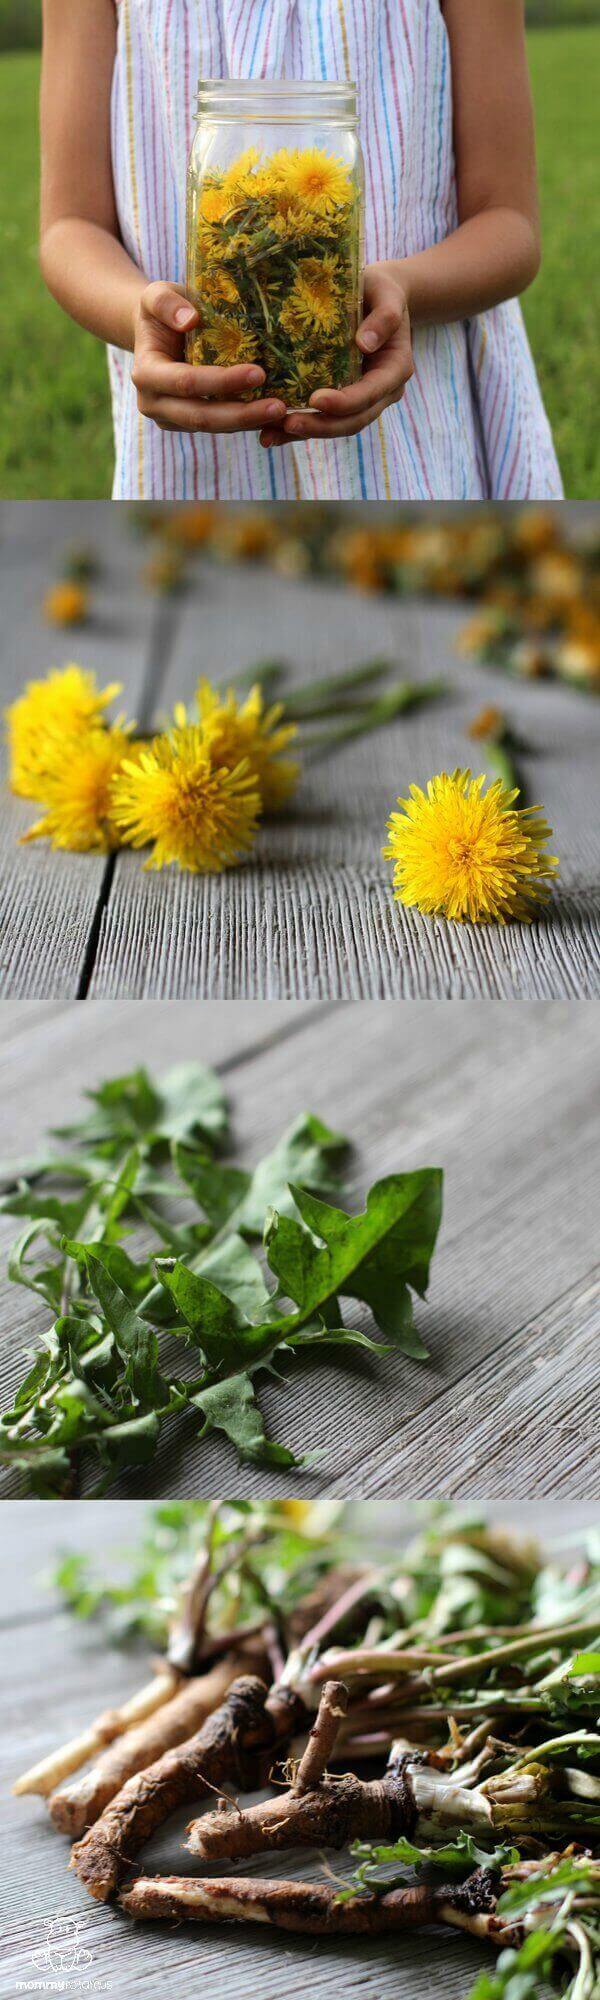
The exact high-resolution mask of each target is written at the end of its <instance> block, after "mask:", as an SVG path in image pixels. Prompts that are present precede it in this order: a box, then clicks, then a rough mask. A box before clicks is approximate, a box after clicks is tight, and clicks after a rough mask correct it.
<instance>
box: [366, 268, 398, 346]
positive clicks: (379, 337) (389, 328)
mask: <svg viewBox="0 0 600 2000" xmlns="http://www.w3.org/2000/svg"><path fill="white" fill-rule="evenodd" d="M365 304H366V305H368V306H369V307H370V308H371V310H370V311H369V312H368V313H367V316H366V318H365V319H363V321H362V324H361V326H359V329H358V333H357V336H356V339H357V344H358V346H359V347H361V348H362V349H363V352H364V353H365V354H375V353H376V351H377V348H378V347H385V346H386V345H387V342H388V340H391V339H392V338H393V335H394V334H395V333H398V331H399V328H400V327H401V325H402V320H403V317H404V299H403V297H402V293H401V292H400V290H399V287H398V286H397V285H394V284H393V283H392V281H391V279H381V280H380V282H379V284H378V285H373V286H371V287H370V288H366V289H365Z"/></svg>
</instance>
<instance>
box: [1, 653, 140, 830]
mask: <svg viewBox="0 0 600 2000" xmlns="http://www.w3.org/2000/svg"><path fill="white" fill-rule="evenodd" d="M120 691H121V690H120V683H119V681H115V682H113V684H112V686H110V687H106V688H104V690H103V692H102V693H101V692H100V689H99V688H98V687H97V685H96V677H95V674H93V673H87V672H86V671H85V670H84V668H83V667H77V666H68V667H63V668H61V669H56V670H55V671H54V672H52V673H50V674H48V675H47V676H46V679H45V680H43V681H28V683H27V686H26V688H25V690H24V693H23V694H22V695H19V697H18V699H17V701H13V702H12V703H11V706H10V708H7V709H6V710H5V722H6V732H7V738H8V746H9V753H10V783H11V787H12V790H13V792H17V793H18V794H19V797H20V798H22V799H41V798H43V797H44V781H45V777H46V772H47V768H48V757H49V755H51V754H52V749H53V745H54V743H55V741H58V743H59V744H60V746H61V748H62V749H63V750H64V746H65V744H66V743H68V742H70V741H71V740H72V739H73V738H74V737H78V736H81V735H84V734H85V733H86V732H87V731H88V730H89V729H92V728H94V727H95V726H97V725H98V726H99V725H100V724H101V723H102V721H103V718H104V711H105V709H106V708H108V705H109V702H111V701H113V700H114V697H115V695H117V694H120Z"/></svg>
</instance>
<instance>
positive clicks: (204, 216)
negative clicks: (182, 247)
mask: <svg viewBox="0 0 600 2000" xmlns="http://www.w3.org/2000/svg"><path fill="white" fill-rule="evenodd" d="M363 209H364V202H363V166H362V157H361V150H360V142H359V137H358V125H357V117H356V94H355V90H354V86H353V85H349V84H330V83H281V82H277V83H274V82H272V81H268V82H263V81H260V82H255V81H254V80H253V81H251V82H241V83H238V82H233V81H231V80H230V79H225V80H218V81H215V82H207V83H203V84H201V86H200V90H199V96H198V122H197V129H196V135H195V138H194V143H193V147H192V153H191V159H190V168H189V178H188V224H187V286H188V293H189V296H190V298H191V299H192V300H193V303H194V305H195V306H196V308H197V311H198V313H199V315H200V323H199V325H198V326H197V327H195V328H194V330H193V332H192V333H191V334H190V335H189V338H188V360H189V361H191V362H192V363H208V364H209V365H213V366H214V365H217V366H220V367H232V366H234V365H235V364H236V363H238V362H244V361H251V362H255V363H256V364H257V365H258V366H259V367H261V368H263V369H264V371H265V376H266V392H265V389H264V388H262V387H261V389H260V390H259V391H257V392H256V393H257V394H260V395H264V394H265V393H267V394H268V395H274V396H278V397H281V398H282V400H283V401H284V402H285V403H286V405H287V407H288V409H290V410H292V409H293V410H299V409H304V408H306V407H307V406H308V404H309V402H310V398H311V396H312V395H313V394H314V392H315V390H317V389H324V388H335V389H343V388H346V387H347V386H348V384H350V383H352V382H354V381H356V378H357V376H358V374H359V373H360V354H359V351H358V348H357V346H356V332H357V328H358V324H359V319H360V308H361V273H362V265H363Z"/></svg>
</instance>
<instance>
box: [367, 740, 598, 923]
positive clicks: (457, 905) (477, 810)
mask: <svg viewBox="0 0 600 2000" xmlns="http://www.w3.org/2000/svg"><path fill="white" fill-rule="evenodd" d="M485 783H486V779H485V777H483V776H482V777H479V778H472V777H471V773H470V771H454V772H453V773H452V775H451V776H450V775H449V773H448V772H446V771H442V772H441V774H440V776H439V777H436V778H431V779H430V782H429V784H428V786H427V791H426V792H423V791H421V790H420V788H419V786H418V785H411V787H410V797H409V798H408V799H399V800H398V804H399V806H400V807H401V811H400V812H398V813H392V815H391V818H390V821H389V825H388V844H387V846H386V847H384V849H383V854H384V857H385V859H386V860H389V861H393V862H394V864H395V866H394V891H395V895H396V898H397V900H398V902H400V903H405V904H406V906H407V908H408V909H413V908H415V907H416V908H417V909H419V910H422V911H423V914H424V915H425V916H430V917H434V916H445V917H448V918H449V919H450V920H451V922H454V923H465V922H469V923H474V924H477V923H500V924H504V923H510V922H512V921H513V920H517V919H518V920H520V921H522V922H525V923H529V922H530V920H531V917H532V916H533V915H534V914H535V906H536V904H538V903H540V902H543V901H545V900H546V898H547V896H548V894H549V891H548V888H547V886H546V883H547V881H548V880H549V879H550V878H551V877H553V876H554V875H555V874H556V872H557V869H558V861H557V860H556V857H555V856H554V855H550V854H547V853H545V852H544V846H545V842H546V841H547V840H549V839H550V838H551V832H552V829H551V827H549V826H547V825H546V821H545V820H544V818H543V815H542V813H541V811H540V808H539V807H537V806H535V807H531V808H528V809H527V810H525V811H520V812H519V811H518V810H517V809H516V805H515V801H516V800H517V799H518V797H519V794H518V791H513V792H507V791H505V790H504V787H503V784H502V780H501V779H500V778H497V779H496V780H495V782H494V783H493V784H492V785H490V786H489V789H488V790H487V791H485V792H484V786H485Z"/></svg>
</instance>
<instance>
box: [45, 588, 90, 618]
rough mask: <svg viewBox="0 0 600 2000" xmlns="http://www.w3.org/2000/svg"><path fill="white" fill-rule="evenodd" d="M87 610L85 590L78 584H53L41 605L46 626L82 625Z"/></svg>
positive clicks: (87, 598)
mask: <svg viewBox="0 0 600 2000" xmlns="http://www.w3.org/2000/svg"><path fill="white" fill-rule="evenodd" d="M89 608H90V607H89V597H88V593H87V590H84V589H83V585H82V584H80V583H54V584H53V585H52V588H51V590H48V591H47V592H46V596H45V598H44V603H43V612H44V617H45V619H46V622H47V624H48V625H84V624H85V621H86V618H87V615H88V611H89Z"/></svg>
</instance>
